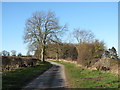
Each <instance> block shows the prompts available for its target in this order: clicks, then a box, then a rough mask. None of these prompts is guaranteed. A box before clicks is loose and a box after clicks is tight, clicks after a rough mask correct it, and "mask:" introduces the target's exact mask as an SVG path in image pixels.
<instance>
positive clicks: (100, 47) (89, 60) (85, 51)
mask: <svg viewBox="0 0 120 90" xmlns="http://www.w3.org/2000/svg"><path fill="white" fill-rule="evenodd" d="M77 49H78V59H77V62H78V63H80V64H82V65H84V66H87V67H89V66H91V65H92V64H94V63H95V61H96V59H100V58H101V57H102V54H103V52H104V44H103V42H99V41H98V40H96V41H95V42H92V43H80V44H79V45H78V46H77Z"/></svg>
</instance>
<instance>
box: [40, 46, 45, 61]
mask: <svg viewBox="0 0 120 90" xmlns="http://www.w3.org/2000/svg"><path fill="white" fill-rule="evenodd" d="M41 61H43V62H44V61H45V46H43V47H42V51H41Z"/></svg>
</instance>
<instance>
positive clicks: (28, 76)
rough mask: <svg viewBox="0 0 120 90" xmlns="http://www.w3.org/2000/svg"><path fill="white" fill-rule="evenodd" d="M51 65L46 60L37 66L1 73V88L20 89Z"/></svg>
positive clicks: (4, 89)
mask: <svg viewBox="0 0 120 90" xmlns="http://www.w3.org/2000/svg"><path fill="white" fill-rule="evenodd" d="M51 66H52V65H51V64H50V63H48V62H45V63H42V62H41V63H40V65H39V66H35V67H25V68H21V69H18V70H15V71H11V72H6V73H3V77H2V88H3V90H8V89H11V90H13V89H17V90H18V89H20V88H21V87H22V86H24V85H25V84H26V83H28V82H29V81H31V80H33V79H34V78H35V77H37V76H38V75H40V74H42V73H43V72H44V71H46V70H47V69H48V68H50V67H51Z"/></svg>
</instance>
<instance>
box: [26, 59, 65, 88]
mask: <svg viewBox="0 0 120 90" xmlns="http://www.w3.org/2000/svg"><path fill="white" fill-rule="evenodd" d="M48 62H50V63H52V64H53V66H52V68H50V69H49V70H47V71H46V72H44V73H43V74H42V75H40V76H38V77H37V78H36V79H34V80H33V81H32V82H30V83H29V84H28V85H27V86H25V87H24V89H29V90H30V89H31V90H33V89H35V90H36V89H46V88H66V87H67V84H66V77H65V72H64V66H63V65H61V64H58V63H55V62H52V61H48Z"/></svg>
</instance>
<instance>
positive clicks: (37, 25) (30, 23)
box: [24, 11, 65, 61]
mask: <svg viewBox="0 0 120 90" xmlns="http://www.w3.org/2000/svg"><path fill="white" fill-rule="evenodd" d="M64 29H65V27H62V26H60V25H59V21H58V19H57V17H56V16H55V13H54V12H51V11H48V12H44V11H39V12H36V13H33V15H32V17H31V18H29V19H28V20H27V22H26V27H25V34H24V41H25V43H29V46H30V48H32V50H34V51H35V50H39V48H41V52H39V53H41V60H42V61H44V58H45V57H44V56H45V47H46V44H47V42H49V41H53V40H54V39H55V38H56V36H57V34H58V33H60V32H61V31H63V30H64Z"/></svg>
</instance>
